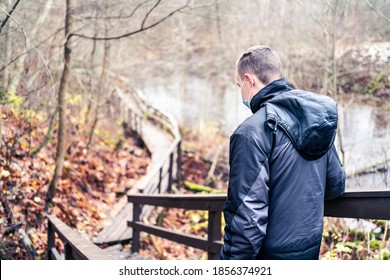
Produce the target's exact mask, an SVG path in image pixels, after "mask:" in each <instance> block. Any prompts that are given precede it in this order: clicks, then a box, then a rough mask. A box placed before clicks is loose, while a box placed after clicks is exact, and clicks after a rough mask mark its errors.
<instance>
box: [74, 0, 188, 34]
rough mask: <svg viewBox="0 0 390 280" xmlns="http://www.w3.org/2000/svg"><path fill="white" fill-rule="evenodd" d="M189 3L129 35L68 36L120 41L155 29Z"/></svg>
mask: <svg viewBox="0 0 390 280" xmlns="http://www.w3.org/2000/svg"><path fill="white" fill-rule="evenodd" d="M190 1H191V0H188V1H187V4H186V5H184V6H183V7H181V8H178V9H176V10H174V11H172V12H170V13H169V14H168V15H166V16H165V17H163V18H161V19H160V20H158V21H156V22H154V23H153V24H151V25H148V26H147V27H143V26H141V27H140V28H139V29H138V30H135V31H132V32H129V33H125V34H122V35H117V36H112V37H97V36H88V35H84V34H77V33H71V34H69V37H72V36H74V37H78V38H83V39H89V40H97V41H109V40H119V39H122V38H126V37H129V36H132V35H134V34H137V33H140V32H143V31H146V30H148V29H151V28H153V27H155V26H156V25H158V24H160V23H162V22H163V21H165V20H167V19H168V18H170V17H171V16H173V15H174V14H175V13H178V12H180V11H182V10H183V9H185V8H187V7H188V5H189V3H190Z"/></svg>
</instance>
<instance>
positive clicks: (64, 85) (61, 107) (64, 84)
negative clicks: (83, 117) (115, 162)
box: [46, 0, 71, 209]
mask: <svg viewBox="0 0 390 280" xmlns="http://www.w3.org/2000/svg"><path fill="white" fill-rule="evenodd" d="M70 2H71V0H66V14H65V38H66V41H65V45H64V60H65V63H64V70H63V71H62V76H61V82H60V88H59V91H58V105H57V106H58V113H59V123H58V140H57V156H56V167H55V171H54V176H53V178H52V181H51V182H50V185H49V189H48V191H47V199H46V209H47V208H48V207H49V206H50V204H51V203H52V201H53V198H54V196H55V193H56V189H57V185H58V182H59V180H60V179H61V176H62V169H63V165H64V155H65V144H66V140H65V134H66V99H65V97H66V96H65V95H66V92H67V89H68V82H69V77H70V63H71V46H70V40H71V38H70V36H69V34H70V24H71V12H70V7H71V4H70Z"/></svg>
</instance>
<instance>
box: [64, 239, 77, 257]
mask: <svg viewBox="0 0 390 280" xmlns="http://www.w3.org/2000/svg"><path fill="white" fill-rule="evenodd" d="M75 259H76V258H75V257H74V256H73V248H72V246H71V245H70V244H69V243H65V260H75Z"/></svg>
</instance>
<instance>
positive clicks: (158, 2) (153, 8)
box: [141, 0, 161, 29]
mask: <svg viewBox="0 0 390 280" xmlns="http://www.w3.org/2000/svg"><path fill="white" fill-rule="evenodd" d="M160 3H161V0H158V1H157V2H156V4H154V6H153V7H152V8H151V9H150V10H149V11H148V12H147V13H146V15H145V17H144V20H143V21H142V23H141V29H143V28H144V26H145V22H146V20H147V19H148V17H149V15H150V14H151V13H152V12H153V10H155V9H156V8H157V6H158V5H160Z"/></svg>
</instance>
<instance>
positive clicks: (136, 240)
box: [133, 203, 142, 253]
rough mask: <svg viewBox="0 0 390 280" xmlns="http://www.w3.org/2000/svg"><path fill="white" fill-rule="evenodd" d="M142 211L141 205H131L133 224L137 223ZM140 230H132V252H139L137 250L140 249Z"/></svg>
mask: <svg viewBox="0 0 390 280" xmlns="http://www.w3.org/2000/svg"><path fill="white" fill-rule="evenodd" d="M141 211H142V205H140V204H138V203H134V204H133V222H134V223H136V222H139V220H140V216H141ZM140 237H141V234H140V230H139V229H137V228H136V227H134V228H133V252H134V253H136V252H139V248H140V247H141V246H140V245H141V241H140Z"/></svg>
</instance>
